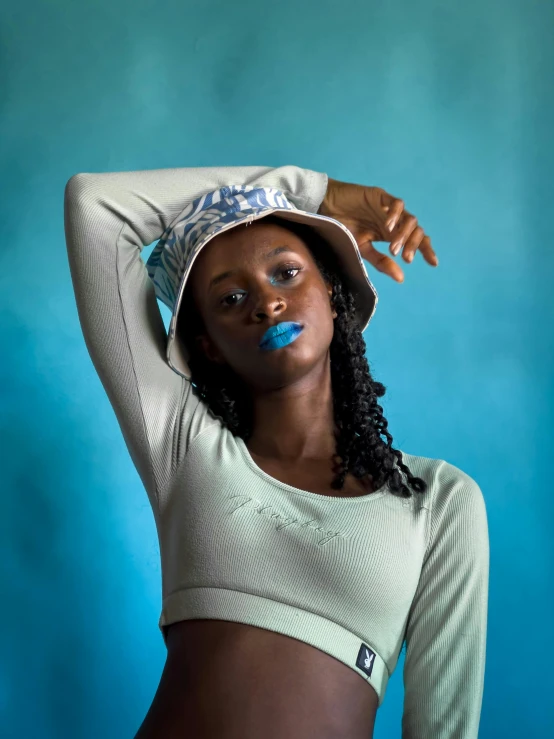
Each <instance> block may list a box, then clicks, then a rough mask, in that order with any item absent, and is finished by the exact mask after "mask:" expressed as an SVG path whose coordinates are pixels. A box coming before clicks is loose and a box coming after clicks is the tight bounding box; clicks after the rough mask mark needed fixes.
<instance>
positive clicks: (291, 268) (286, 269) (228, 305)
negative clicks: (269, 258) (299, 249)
mask: <svg viewBox="0 0 554 739" xmlns="http://www.w3.org/2000/svg"><path fill="white" fill-rule="evenodd" d="M302 269H303V267H295V266H292V265H290V266H284V267H280V268H279V269H278V270H277V274H281V275H282V274H283V273H285V272H301V271H302ZM295 277H296V275H293V276H292V277H289V278H288V279H285V280H284V281H285V282H290V281H291V280H294V278H295ZM235 295H241V293H238V292H234V293H229V294H228V295H225V297H223V298H222V299H221V304H222V305H223V306H224V307H225V308H232V307H233V306H234V305H238V301H235V302H233V303H228V302H226V301H227V300H228V299H229V298H233V297H235Z"/></svg>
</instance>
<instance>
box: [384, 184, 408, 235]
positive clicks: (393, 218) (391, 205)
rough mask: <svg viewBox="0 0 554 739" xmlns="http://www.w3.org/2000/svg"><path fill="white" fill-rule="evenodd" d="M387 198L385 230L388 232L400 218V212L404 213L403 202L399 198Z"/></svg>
mask: <svg viewBox="0 0 554 739" xmlns="http://www.w3.org/2000/svg"><path fill="white" fill-rule="evenodd" d="M385 194H386V193H385ZM389 198H390V199H389V200H388V201H387V205H388V213H387V228H388V229H389V231H393V230H394V228H395V227H396V225H397V223H398V221H399V220H400V217H401V216H402V212H403V211H404V201H403V200H400V199H399V198H393V197H392V195H390V196H389Z"/></svg>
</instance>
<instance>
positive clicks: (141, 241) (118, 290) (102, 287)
mask: <svg viewBox="0 0 554 739" xmlns="http://www.w3.org/2000/svg"><path fill="white" fill-rule="evenodd" d="M230 184H242V185H263V186H266V187H277V188H278V189H280V190H282V191H283V192H284V193H285V194H286V195H287V197H288V198H289V199H290V200H291V201H292V202H293V203H294V204H295V205H296V206H297V207H298V208H300V209H301V210H307V211H311V212H314V213H315V212H317V209H318V208H319V206H320V204H321V202H322V200H323V197H324V195H325V191H326V188H327V176H326V175H325V174H322V173H319V172H314V171H312V170H306V169H301V168H299V167H295V166H285V167H278V168H275V169H272V168H271V167H202V168H175V169H154V170H140V171H135V172H106V173H98V174H95V173H88V172H87V173H81V174H76V175H74V176H73V177H71V179H70V180H69V181H68V183H67V185H66V187H65V199H64V221H65V236H66V244H67V252H68V259H69V267H70V273H71V279H72V282H73V289H74V292H75V300H76V303H77V311H78V315H79V321H80V324H81V328H82V331H83V336H84V339H85V343H86V345H87V348H88V351H89V354H90V357H91V359H92V362H93V364H94V367H95V369H96V371H97V373H98V375H99V377H100V380H101V382H102V385H103V387H104V389H105V391H106V394H107V395H108V398H109V400H110V403H111V404H112V407H113V409H114V412H115V414H116V417H117V420H118V423H119V426H120V428H121V431H122V433H123V437H124V439H125V443H126V445H127V448H128V450H129V453H130V455H131V458H132V460H133V463H134V465H135V467H136V469H137V471H138V473H139V475H140V477H141V480H142V482H143V484H144V487H145V489H146V491H147V493H148V496H149V498H150V501H151V503H152V504H155V503H156V504H157V503H158V501H159V496H160V491H162V490H163V489H165V488H166V486H167V485H168V483H169V481H170V479H171V476H172V474H173V472H174V470H175V468H176V466H177V465H178V463H179V461H180V459H178V458H177V455H176V454H175V450H176V449H178V450H179V454H180V455H182V454H185V453H186V450H187V448H188V446H189V444H190V442H191V441H192V439H193V438H194V437H195V436H196V435H197V434H198V433H200V431H201V430H202V428H203V425H204V424H205V423H206V422H207V418H206V413H207V407H206V406H205V405H204V404H203V403H202V402H201V401H200V399H199V398H198V397H197V396H195V395H194V394H193V393H192V392H191V385H190V383H189V382H187V381H186V380H184V378H182V377H181V376H180V375H178V374H177V373H176V372H174V371H173V370H172V369H171V367H169V365H168V364H167V360H166V354H165V348H166V341H167V335H166V331H165V327H164V325H163V321H162V317H161V314H160V310H159V306H158V303H157V301H156V296H155V292H154V285H153V283H152V281H151V280H150V278H149V276H148V273H147V270H146V265H145V263H144V261H143V260H142V258H141V256H140V253H141V251H142V249H143V248H144V247H145V246H147V245H149V244H151V243H152V242H154V241H157V240H158V239H159V238H160V237H161V236H162V234H163V232H164V231H165V229H166V228H167V226H168V225H169V224H170V223H171V222H172V221H173V220H174V219H175V218H176V216H178V215H179V213H180V212H181V211H182V210H184V208H185V207H186V206H187V205H189V203H191V202H192V201H193V200H194V199H195V198H197V197H199V196H200V195H202V194H204V193H207V192H212V191H213V190H216V189H218V188H220V187H223V186H225V185H230ZM183 415H184V416H185V418H184V420H185V423H184V424H183ZM208 422H209V421H208ZM177 424H178V428H177ZM178 432H180V433H181V434H182V433H185V434H186V438H184V439H183V438H178Z"/></svg>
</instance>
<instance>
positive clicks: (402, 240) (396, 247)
mask: <svg viewBox="0 0 554 739" xmlns="http://www.w3.org/2000/svg"><path fill="white" fill-rule="evenodd" d="M416 228H417V218H416V217H415V216H413V215H412V214H411V213H408V211H404V212H403V213H402V215H401V216H400V220H399V222H398V225H397V226H396V232H395V233H394V234H393V235H392V236H391V244H390V250H391V252H392V254H394V256H397V255H398V254H399V252H400V249H402V247H403V246H404V245H405V244H406V242H407V241H408V239H409V238H410V236H411V235H412V233H413V232H414V231H415V229H416Z"/></svg>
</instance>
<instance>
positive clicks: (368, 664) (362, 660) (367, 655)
mask: <svg viewBox="0 0 554 739" xmlns="http://www.w3.org/2000/svg"><path fill="white" fill-rule="evenodd" d="M374 663H375V652H374V651H372V650H371V649H370V648H369V647H368V646H367V644H364V643H363V642H362V646H361V647H360V651H359V652H358V659H357V660H356V667H359V668H360V670H362V671H363V672H365V674H366V675H367V676H368V677H371V671H372V670H373V665H374Z"/></svg>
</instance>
